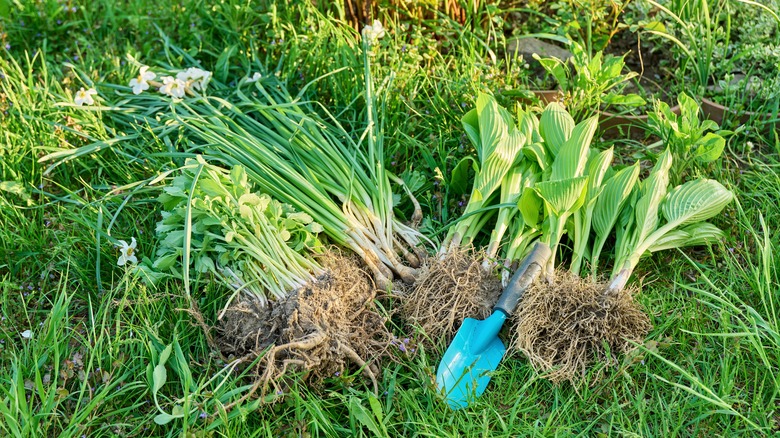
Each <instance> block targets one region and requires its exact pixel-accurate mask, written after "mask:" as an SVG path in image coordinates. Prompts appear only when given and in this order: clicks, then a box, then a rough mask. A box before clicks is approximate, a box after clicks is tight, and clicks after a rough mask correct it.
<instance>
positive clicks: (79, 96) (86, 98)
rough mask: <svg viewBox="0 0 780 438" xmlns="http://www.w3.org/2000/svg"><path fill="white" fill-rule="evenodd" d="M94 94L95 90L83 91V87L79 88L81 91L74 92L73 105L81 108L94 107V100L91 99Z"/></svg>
mask: <svg viewBox="0 0 780 438" xmlns="http://www.w3.org/2000/svg"><path fill="white" fill-rule="evenodd" d="M95 94H97V90H96V89H94V88H90V89H89V90H85V89H84V87H81V90H79V91H77V92H76V97H74V98H73V103H75V104H76V105H78V106H82V105H84V104H87V105H94V104H95V99H93V98H92V96H93V95H95Z"/></svg>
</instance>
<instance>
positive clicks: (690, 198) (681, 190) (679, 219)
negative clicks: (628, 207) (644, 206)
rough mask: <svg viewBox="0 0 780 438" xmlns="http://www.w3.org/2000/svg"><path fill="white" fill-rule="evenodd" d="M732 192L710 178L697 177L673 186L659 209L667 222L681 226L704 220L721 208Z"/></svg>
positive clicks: (727, 202)
mask: <svg viewBox="0 0 780 438" xmlns="http://www.w3.org/2000/svg"><path fill="white" fill-rule="evenodd" d="M732 199H734V194H732V193H731V192H730V191H729V190H728V189H727V188H725V187H723V185H722V184H721V183H719V182H717V181H715V180H712V179H698V180H694V181H689V182H687V183H685V184H682V185H679V186H677V187H675V188H673V189H672V190H671V191H670V192H669V195H668V196H667V197H666V200H665V201H664V202H663V204H662V205H661V211H662V212H663V215H664V217H665V218H666V220H667V222H668V223H669V224H675V226H682V225H687V224H692V223H696V222H701V221H706V220H708V219H710V218H712V217H714V216H715V215H717V214H718V213H720V212H721V210H723V208H724V207H726V205H728V204H729V203H730V202H731V200H732Z"/></svg>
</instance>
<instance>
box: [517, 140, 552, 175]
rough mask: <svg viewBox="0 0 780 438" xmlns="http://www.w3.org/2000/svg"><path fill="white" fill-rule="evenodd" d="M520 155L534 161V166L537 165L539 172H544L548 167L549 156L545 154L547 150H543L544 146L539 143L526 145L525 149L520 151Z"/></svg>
mask: <svg viewBox="0 0 780 438" xmlns="http://www.w3.org/2000/svg"><path fill="white" fill-rule="evenodd" d="M522 153H523V154H524V155H525V157H526V158H528V159H530V160H534V161H535V162H536V164H538V165H539V168H540V169H541V170H545V169H547V168H548V167H550V160H551V157H550V155H549V154H547V149H545V147H544V145H542V144H541V143H532V144H529V145H526V147H524V148H523V149H522Z"/></svg>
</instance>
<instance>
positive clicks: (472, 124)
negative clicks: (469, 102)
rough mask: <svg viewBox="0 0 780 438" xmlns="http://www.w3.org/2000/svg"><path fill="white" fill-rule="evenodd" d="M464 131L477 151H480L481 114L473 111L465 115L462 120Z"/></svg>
mask: <svg viewBox="0 0 780 438" xmlns="http://www.w3.org/2000/svg"><path fill="white" fill-rule="evenodd" d="M461 123H462V124H463V130H464V131H466V136H467V137H468V138H469V140H470V141H471V144H472V145H473V146H474V148H475V149H477V150H479V147H480V146H479V114H478V113H477V110H476V109H472V110H470V111H469V112H467V113H466V114H464V115H463V118H462V119H461Z"/></svg>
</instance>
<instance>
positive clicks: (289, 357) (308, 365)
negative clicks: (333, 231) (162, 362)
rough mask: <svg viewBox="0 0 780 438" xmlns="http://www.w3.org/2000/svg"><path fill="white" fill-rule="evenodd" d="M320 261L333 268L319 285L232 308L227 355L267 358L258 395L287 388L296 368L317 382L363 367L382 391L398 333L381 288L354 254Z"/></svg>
mask: <svg viewBox="0 0 780 438" xmlns="http://www.w3.org/2000/svg"><path fill="white" fill-rule="evenodd" d="M320 263H322V265H323V267H324V268H325V269H326V272H327V273H326V274H325V275H323V276H321V277H320V278H318V279H317V281H316V282H315V283H314V284H312V285H308V286H305V287H303V288H301V289H299V290H297V291H295V292H293V293H291V294H290V295H289V296H287V297H285V298H284V299H281V300H278V301H275V302H270V303H269V304H268V305H267V306H266V307H260V306H259V305H258V304H257V303H255V302H251V301H249V300H243V301H242V302H240V303H238V304H236V305H235V306H233V307H232V308H230V309H228V311H227V312H226V313H225V317H224V318H223V321H222V325H221V327H220V328H221V330H220V339H219V344H220V348H221V349H222V351H223V353H224V354H226V355H230V354H232V355H236V356H239V357H242V358H244V359H246V360H250V361H251V360H253V359H254V358H256V357H258V356H262V359H261V360H260V362H259V363H258V365H257V368H256V370H257V381H256V383H255V387H254V389H253V390H252V391H250V392H251V393H252V394H254V392H256V391H257V390H260V391H261V393H262V394H263V395H264V394H267V393H268V392H269V390H273V391H280V390H282V388H283V387H284V386H285V384H286V378H288V377H290V376H291V375H292V374H293V373H295V374H298V373H302V374H303V378H304V379H305V380H306V381H307V382H309V383H314V384H316V383H320V382H321V381H322V380H323V379H325V378H327V377H332V376H338V375H345V373H346V372H349V371H350V370H357V369H361V368H362V371H363V374H364V376H365V377H366V378H368V379H370V380H371V382H372V383H373V385H374V390H375V391H376V390H377V382H376V376H377V374H378V373H379V369H378V365H379V361H380V359H381V358H382V357H384V356H385V355H387V354H388V349H389V346H390V345H391V344H390V341H391V338H392V335H391V334H390V332H389V331H388V329H387V328H386V327H385V321H386V318H385V317H384V316H382V315H381V314H380V312H379V310H378V308H377V306H376V304H375V303H374V299H375V298H376V294H377V289H376V287H375V286H374V284H373V282H372V281H371V278H370V276H369V275H368V274H367V273H366V272H364V271H363V270H361V269H360V267H359V265H358V261H357V260H356V259H354V258H347V257H344V256H342V255H339V254H333V253H331V254H327V255H325V256H323V257H322V258H321V260H320Z"/></svg>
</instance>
